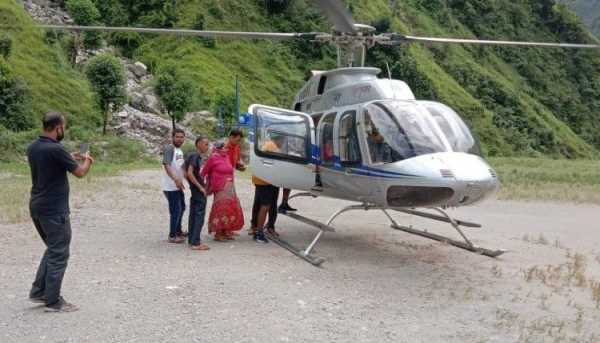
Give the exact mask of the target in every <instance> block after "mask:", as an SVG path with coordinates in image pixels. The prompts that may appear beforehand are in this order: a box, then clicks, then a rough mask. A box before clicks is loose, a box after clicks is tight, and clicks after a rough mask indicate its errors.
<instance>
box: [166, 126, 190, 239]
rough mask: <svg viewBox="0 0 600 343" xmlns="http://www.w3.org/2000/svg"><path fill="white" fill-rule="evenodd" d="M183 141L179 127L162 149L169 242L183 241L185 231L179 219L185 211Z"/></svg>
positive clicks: (183, 133)
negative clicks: (169, 142)
mask: <svg viewBox="0 0 600 343" xmlns="http://www.w3.org/2000/svg"><path fill="white" fill-rule="evenodd" d="M184 142H185V132H184V131H183V130H181V129H175V130H174V131H173V144H169V145H167V146H166V147H165V148H164V150H163V160H162V165H163V169H164V172H163V175H162V180H161V181H162V182H161V183H162V190H163V193H164V194H165V197H166V198H167V202H168V203H169V214H170V217H171V220H170V224H169V243H183V242H184V241H185V236H186V234H187V233H184V232H183V231H181V220H182V218H183V213H184V212H185V194H184V193H183V191H184V190H185V185H184V184H183V180H184V170H183V163H184V161H185V160H184V157H183V151H182V150H181V146H182V145H183V143H184Z"/></svg>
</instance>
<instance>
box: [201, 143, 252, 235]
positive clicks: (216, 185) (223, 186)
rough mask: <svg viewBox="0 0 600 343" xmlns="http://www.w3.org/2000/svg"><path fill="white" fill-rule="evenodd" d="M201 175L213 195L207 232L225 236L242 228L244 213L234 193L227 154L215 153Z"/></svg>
mask: <svg viewBox="0 0 600 343" xmlns="http://www.w3.org/2000/svg"><path fill="white" fill-rule="evenodd" d="M202 175H203V176H205V177H206V178H207V179H208V187H209V189H210V192H211V193H214V197H213V204H212V208H211V210H210V215H209V218H208V232H210V233H213V232H214V233H217V234H221V235H222V234H227V233H228V232H233V231H239V230H241V229H242V228H243V227H244V212H243V211H242V207H241V205H240V200H239V199H238V197H237V194H236V193H235V186H234V182H233V166H232V165H231V163H230V162H229V157H228V156H227V153H226V152H225V151H222V150H217V151H215V152H214V153H213V154H212V155H211V157H210V158H209V159H208V161H207V162H206V164H205V166H204V169H203V170H202Z"/></svg>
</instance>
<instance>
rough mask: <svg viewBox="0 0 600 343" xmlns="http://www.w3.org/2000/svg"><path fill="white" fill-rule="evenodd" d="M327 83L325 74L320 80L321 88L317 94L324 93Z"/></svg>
mask: <svg viewBox="0 0 600 343" xmlns="http://www.w3.org/2000/svg"><path fill="white" fill-rule="evenodd" d="M325 84H327V76H324V75H323V76H321V79H320V80H319V89H318V90H317V95H321V94H323V92H324V91H325Z"/></svg>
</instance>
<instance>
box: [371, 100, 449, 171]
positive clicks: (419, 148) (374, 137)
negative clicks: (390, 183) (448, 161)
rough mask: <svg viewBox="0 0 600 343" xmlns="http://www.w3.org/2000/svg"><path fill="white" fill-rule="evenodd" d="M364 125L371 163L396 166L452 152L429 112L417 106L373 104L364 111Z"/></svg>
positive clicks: (395, 103) (388, 103)
mask: <svg viewBox="0 0 600 343" xmlns="http://www.w3.org/2000/svg"><path fill="white" fill-rule="evenodd" d="M364 122H365V130H366V137H367V145H368V150H369V154H370V157H371V162H372V163H393V162H397V161H402V160H404V159H407V158H411V157H415V156H420V155H425V154H432V153H436V152H445V151H449V150H450V149H449V147H448V146H447V145H446V143H445V141H444V139H443V137H441V134H442V132H441V131H440V130H439V129H438V127H437V124H436V123H435V121H434V119H433V118H432V116H431V115H430V113H429V112H428V111H427V110H426V109H425V108H424V107H422V106H419V105H415V103H411V102H403V101H380V102H375V103H372V104H370V105H367V106H366V108H365V112H364Z"/></svg>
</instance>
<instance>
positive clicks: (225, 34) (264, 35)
mask: <svg viewBox="0 0 600 343" xmlns="http://www.w3.org/2000/svg"><path fill="white" fill-rule="evenodd" d="M38 27H41V28H44V29H55V30H67V31H103V32H137V33H154V34H171V35H181V36H198V37H214V38H217V37H218V38H229V39H235V38H243V39H275V40H286V39H308V40H311V39H314V38H316V36H317V35H320V34H318V33H278V32H232V31H198V30H186V29H155V28H145V27H110V26H69V25H38Z"/></svg>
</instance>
